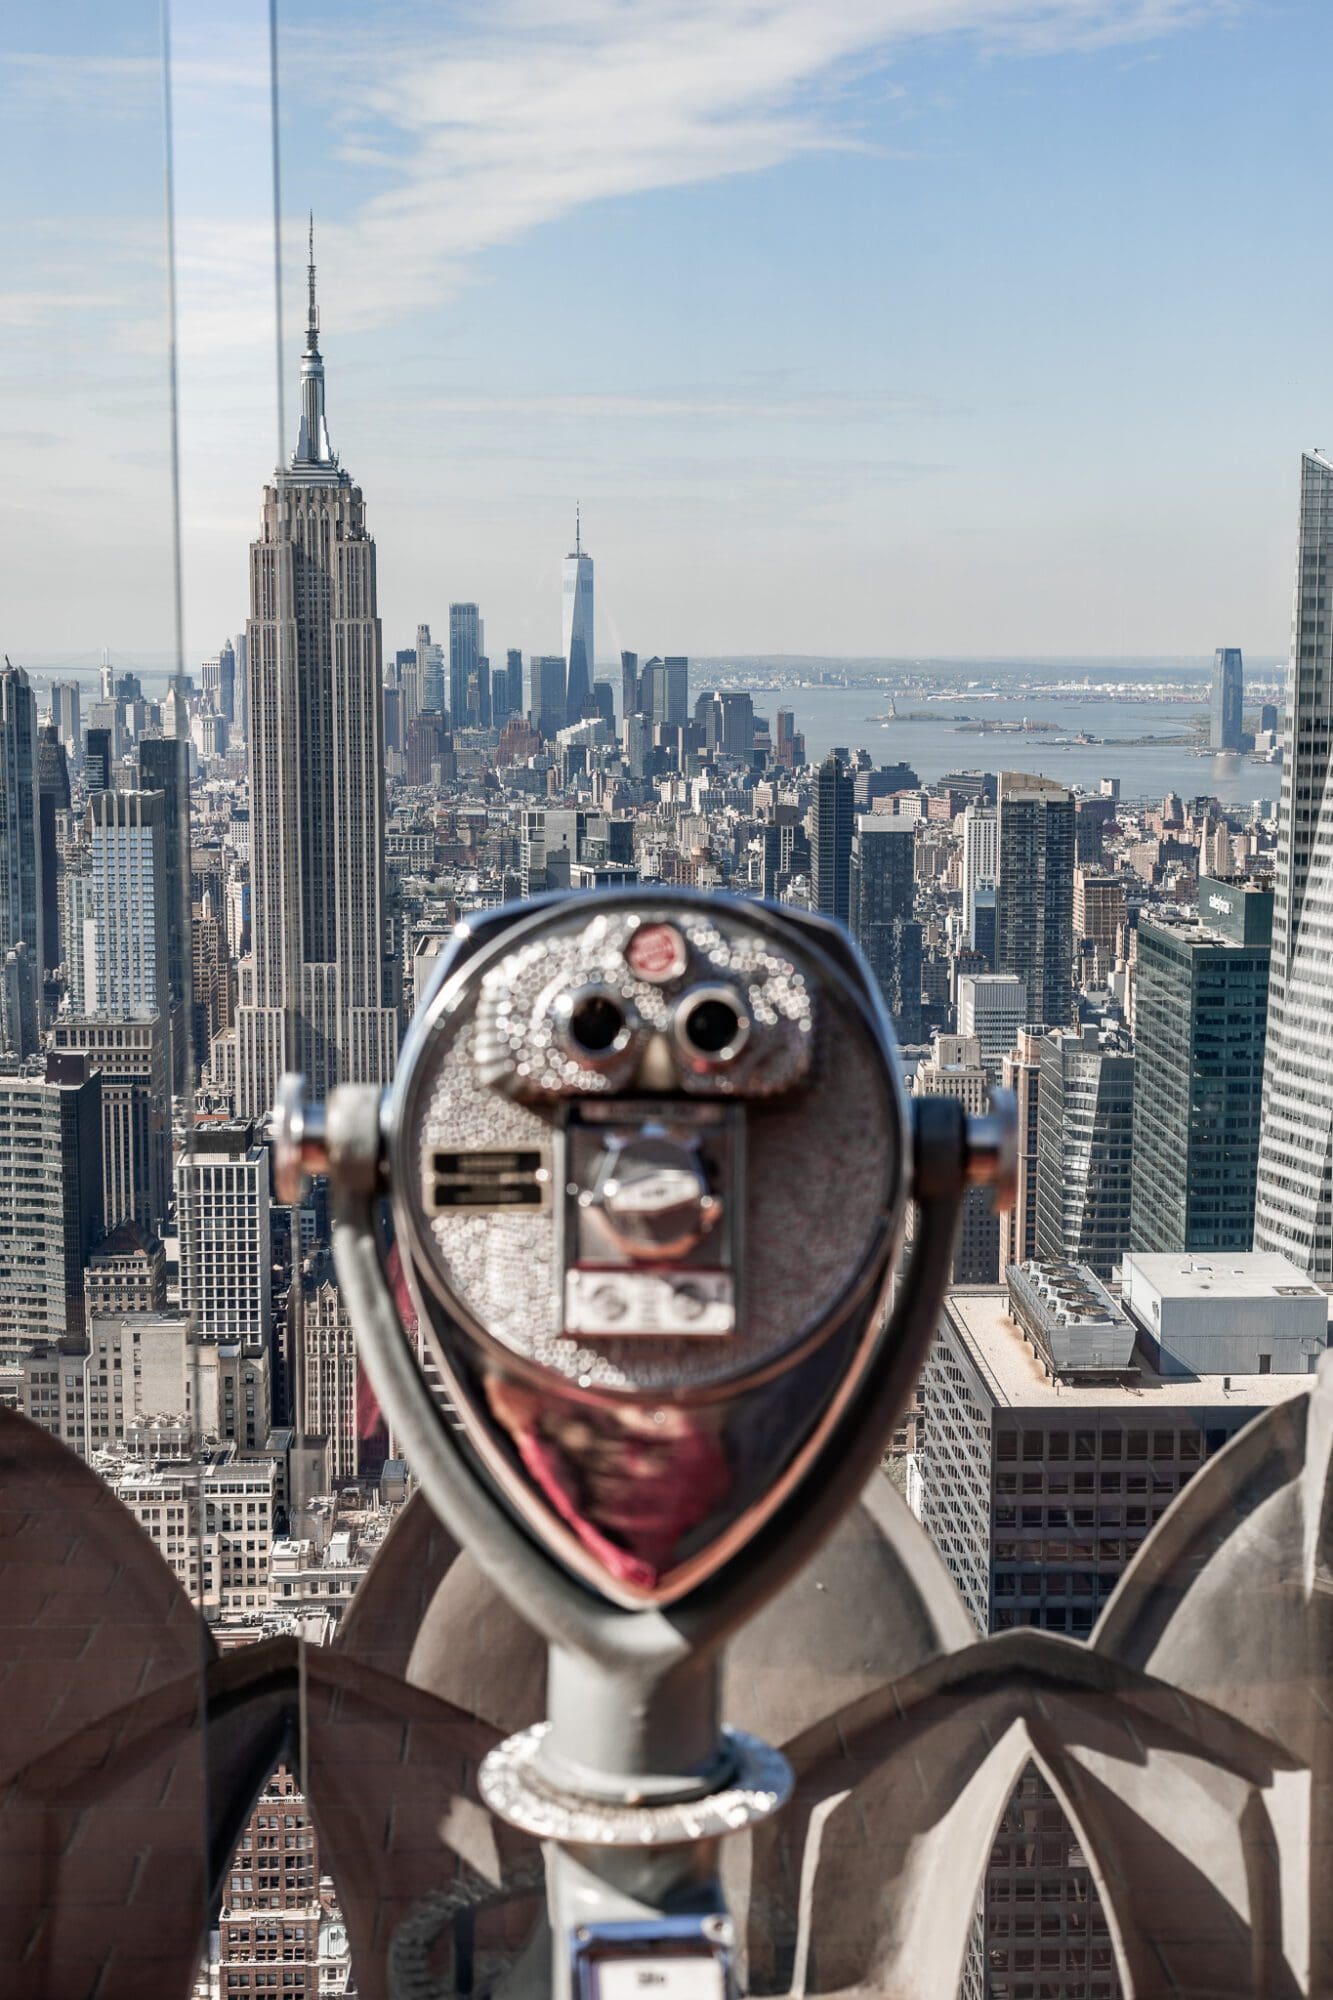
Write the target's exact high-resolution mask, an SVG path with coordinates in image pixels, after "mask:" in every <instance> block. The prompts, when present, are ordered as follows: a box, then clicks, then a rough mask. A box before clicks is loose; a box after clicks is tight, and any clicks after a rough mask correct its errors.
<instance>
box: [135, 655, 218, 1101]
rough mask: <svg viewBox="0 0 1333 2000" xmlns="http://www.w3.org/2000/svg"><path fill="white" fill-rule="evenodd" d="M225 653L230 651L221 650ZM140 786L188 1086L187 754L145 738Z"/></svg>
mask: <svg viewBox="0 0 1333 2000" xmlns="http://www.w3.org/2000/svg"><path fill="white" fill-rule="evenodd" d="M225 650H226V651H229V650H230V649H229V648H228V649H225ZM139 784H140V786H141V788H142V789H143V790H144V791H145V792H161V794H162V819H163V835H164V840H163V849H164V853H163V863H164V874H163V880H164V883H165V892H166V925H167V990H168V994H169V997H170V1003H171V1056H172V1071H173V1075H172V1085H173V1088H174V1089H176V1090H178V1091H180V1090H184V1089H185V1088H186V1086H187V1075H186V1071H187V1068H188V1064H189V1058H190V1054H191V1049H190V1039H189V1036H188V1034H187V1032H186V1026H187V1008H188V1005H189V989H190V971H191V963H192V959H191V942H190V908H189V887H190V751H189V745H188V744H187V743H183V742H177V741H176V740H175V738H173V737H170V736H150V737H147V738H145V740H144V741H143V742H142V743H141V744H140V745H139Z"/></svg>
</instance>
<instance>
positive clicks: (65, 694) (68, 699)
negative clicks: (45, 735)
mask: <svg viewBox="0 0 1333 2000" xmlns="http://www.w3.org/2000/svg"><path fill="white" fill-rule="evenodd" d="M81 697H82V689H81V688H80V687H79V684H78V682H77V681H52V683H51V720H52V722H54V724H55V726H56V728H57V729H58V730H59V732H60V740H61V742H62V743H63V744H64V746H65V749H66V752H67V753H68V755H69V756H71V757H81V756H82V755H83V720H82V714H81V706H82V702H81Z"/></svg>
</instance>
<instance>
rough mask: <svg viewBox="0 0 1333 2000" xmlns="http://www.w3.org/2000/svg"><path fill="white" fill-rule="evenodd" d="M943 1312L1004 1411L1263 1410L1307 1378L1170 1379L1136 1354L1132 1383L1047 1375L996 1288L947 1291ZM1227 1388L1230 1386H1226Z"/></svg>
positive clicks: (1301, 1388)
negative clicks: (1117, 1408)
mask: <svg viewBox="0 0 1333 2000" xmlns="http://www.w3.org/2000/svg"><path fill="white" fill-rule="evenodd" d="M945 1311H946V1314H947V1315H948V1316H949V1318H950V1319H951V1320H952V1321H953V1323H954V1325H955V1326H956V1327H957V1328H958V1330H959V1331H960V1332H961V1333H962V1334H963V1335H964V1336H965V1337H966V1340H967V1343H968V1346H969V1347H970V1349H971V1351H972V1355H973V1357H974V1359H975V1361H976V1362H977V1364H978V1366H979V1368H980V1371H981V1373H982V1375H983V1376H984V1378H985V1380H986V1382H987V1385H988V1386H989V1388H990V1391H991V1394H992V1395H993V1396H994V1398H995V1401H996V1402H997V1403H998V1404H999V1405H1000V1406H1001V1407H1002V1408H1005V1409H1053V1408H1055V1407H1056V1406H1057V1405H1058V1406H1060V1407H1061V1408H1065V1409H1067V1408H1070V1407H1073V1408H1075V1409H1080V1408H1086V1409H1105V1408H1106V1407H1107V1406H1108V1405H1118V1406H1122V1407H1124V1408H1125V1409H1126V1410H1130V1409H1134V1410H1138V1411H1140V1412H1142V1413H1143V1414H1144V1415H1145V1416H1148V1415H1151V1414H1152V1412H1153V1411H1154V1410H1162V1411H1165V1410H1176V1409H1222V1408H1225V1407H1227V1406H1228V1405H1231V1406H1236V1407H1240V1408H1252V1409H1266V1408H1268V1407H1269V1405H1270V1404H1274V1403H1285V1402H1287V1401H1289V1400H1290V1398H1291V1397H1293V1396H1299V1395H1302V1394H1304V1392H1305V1391H1306V1390H1308V1389H1309V1388H1310V1386H1311V1384H1312V1383H1313V1381H1314V1377H1313V1376H1312V1375H1230V1376H1221V1375H1204V1376H1190V1375H1171V1376H1164V1375H1161V1374H1159V1373H1158V1371H1157V1370H1156V1369H1155V1368H1154V1367H1153V1365H1152V1363H1151V1362H1150V1361H1149V1360H1148V1359H1147V1357H1146V1356H1145V1355H1144V1354H1143V1352H1142V1350H1141V1349H1136V1350H1135V1353H1134V1368H1135V1373H1134V1376H1133V1378H1132V1379H1127V1378H1125V1377H1121V1378H1120V1379H1118V1380H1116V1381H1114V1382H1111V1381H1099V1382H1079V1381H1072V1382H1071V1381H1061V1380H1059V1379H1055V1378H1052V1377H1051V1376H1050V1375H1049V1374H1048V1373H1047V1372H1046V1369H1045V1367H1044V1366H1043V1364H1042V1361H1041V1359H1040V1357H1039V1356H1038V1354H1037V1352H1036V1349H1035V1348H1034V1347H1033V1345H1032V1343H1031V1341H1029V1340H1027V1339H1025V1338H1024V1335H1023V1332H1022V1329H1021V1328H1020V1327H1019V1326H1018V1325H1017V1323H1016V1322H1015V1320H1014V1319H1013V1318H1012V1316H1011V1314H1010V1311H1009V1295H1008V1293H1007V1291H1002V1290H1001V1289H1000V1287H999V1286H997V1285H985V1286H981V1285H978V1286H959V1287H956V1288H955V1289H954V1290H953V1291H951V1292H950V1294H949V1297H948V1300H947V1302H946V1305H945ZM1228 1385H1229V1386H1228Z"/></svg>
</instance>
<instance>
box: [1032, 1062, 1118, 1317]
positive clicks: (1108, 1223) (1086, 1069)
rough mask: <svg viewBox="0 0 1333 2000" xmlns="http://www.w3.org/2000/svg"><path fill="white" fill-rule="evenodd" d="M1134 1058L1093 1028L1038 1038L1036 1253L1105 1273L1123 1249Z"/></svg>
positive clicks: (1100, 1276) (1103, 1275) (1115, 1261)
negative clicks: (1084, 1265)
mask: <svg viewBox="0 0 1333 2000" xmlns="http://www.w3.org/2000/svg"><path fill="white" fill-rule="evenodd" d="M1134 1067H1135V1065H1134V1057H1133V1055H1132V1053H1131V1052H1130V1049H1129V1046H1128V1042H1127V1040H1121V1039H1117V1038H1116V1037H1115V1036H1114V1035H1112V1034H1101V1033H1099V1031H1098V1030H1097V1029H1096V1028H1095V1027H1085V1028H1082V1029H1077V1028H1053V1029H1052V1030H1051V1032H1050V1033H1049V1034H1048V1035H1046V1036H1044V1037H1043V1040H1042V1045H1041V1099H1040V1103H1039V1105H1038V1108H1037V1255H1038V1256H1039V1257H1042V1258H1048V1259H1051V1260H1053V1261H1055V1262H1061V1263H1066V1264H1086V1265H1087V1266H1088V1267H1089V1268H1090V1269H1091V1270H1093V1271H1095V1272H1096V1274H1097V1276H1098V1277H1099V1278H1109V1277H1110V1276H1111V1274H1112V1270H1113V1268H1114V1266H1115V1265H1116V1264H1117V1263H1118V1262H1119V1260H1120V1258H1121V1257H1122V1256H1123V1255H1124V1253H1125V1251H1126V1250H1127V1249H1128V1248H1129V1208H1130V1193H1131V1170H1132V1161H1133V1147H1134Z"/></svg>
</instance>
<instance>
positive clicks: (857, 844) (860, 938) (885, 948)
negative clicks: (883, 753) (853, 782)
mask: <svg viewBox="0 0 1333 2000" xmlns="http://www.w3.org/2000/svg"><path fill="white" fill-rule="evenodd" d="M774 831H780V830H779V829H774ZM766 832H767V829H766ZM915 854H916V822H915V821H914V820H900V819H897V818H895V817H894V816H893V815H891V814H889V813H859V814H857V815H856V819H855V824H854V828H853V832H852V848H851V856H850V860H849V864H848V869H849V872H848V890H847V898H848V921H849V924H850V926H851V932H852V936H853V937H854V938H855V939H856V942H857V943H858V945H859V946H860V947H861V950H862V952H863V953H864V954H865V958H866V962H867V963H868V965H869V967H870V970H871V971H872V972H873V973H874V975H875V980H876V983H877V984H878V986H879V990H880V992H881V994H882V995H883V998H884V1004H885V1006H886V1007H887V1008H888V1010H889V1013H890V1014H891V1015H892V1017H893V1031H894V1033H895V1034H896V1035H897V1037H898V1040H899V1041H900V1042H919V1041H920V1040H921V1032H922V1030H921V926H920V924H919V923H917V922H916V921H915V920H914V918H913V915H912V911H913V909H914V907H915V896H916V879H915ZM769 893H771V892H770V891H769V890H768V889H767V888H766V889H765V894H769Z"/></svg>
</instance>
